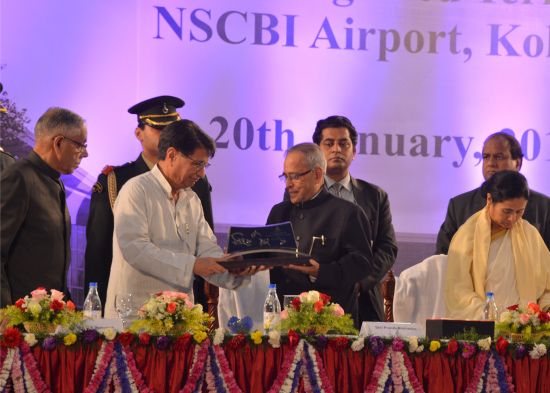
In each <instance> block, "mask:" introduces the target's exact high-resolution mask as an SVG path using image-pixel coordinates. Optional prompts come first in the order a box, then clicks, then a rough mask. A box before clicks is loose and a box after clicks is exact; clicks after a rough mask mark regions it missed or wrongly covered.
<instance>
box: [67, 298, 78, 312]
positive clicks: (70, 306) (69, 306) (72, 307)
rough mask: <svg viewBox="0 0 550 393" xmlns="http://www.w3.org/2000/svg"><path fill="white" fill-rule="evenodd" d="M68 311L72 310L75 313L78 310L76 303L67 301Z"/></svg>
mask: <svg viewBox="0 0 550 393" xmlns="http://www.w3.org/2000/svg"><path fill="white" fill-rule="evenodd" d="M67 309H69V310H71V311H74V310H76V306H75V305H74V303H73V302H72V301H70V300H67Z"/></svg>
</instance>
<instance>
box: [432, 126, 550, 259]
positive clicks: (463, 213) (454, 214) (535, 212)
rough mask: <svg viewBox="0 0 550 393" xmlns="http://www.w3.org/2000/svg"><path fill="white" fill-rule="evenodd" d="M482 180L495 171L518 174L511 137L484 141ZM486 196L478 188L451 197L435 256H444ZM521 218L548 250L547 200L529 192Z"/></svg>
mask: <svg viewBox="0 0 550 393" xmlns="http://www.w3.org/2000/svg"><path fill="white" fill-rule="evenodd" d="M482 159H483V166H482V172H483V178H484V179H485V180H487V179H488V178H490V177H491V176H492V175H493V174H495V173H496V172H500V171H503V170H512V171H519V170H520V169H521V164H522V161H523V152H522V151H521V145H520V144H519V142H518V141H517V139H516V138H514V137H513V136H512V135H509V134H507V133H505V132H497V133H494V134H492V135H489V137H488V138H487V139H486V140H485V143H484V144H483V150H482ZM486 201H487V197H486V195H483V194H482V192H481V189H480V188H476V189H473V190H471V191H468V192H466V193H464V194H460V195H458V196H455V197H454V198H451V200H450V201H449V206H448V208H447V215H446V216H445V221H444V222H443V224H442V225H441V229H440V230H439V233H438V234H437V244H436V254H447V252H448V250H449V244H450V243H451V239H452V238H453V236H454V234H455V233H456V231H457V230H458V228H460V226H461V225H462V224H464V223H465V222H466V220H467V219H468V218H470V217H471V216H472V215H473V214H474V213H476V212H478V211H479V210H481V209H483V207H485V203H486ZM523 219H524V220H527V221H529V222H530V223H531V224H532V225H534V226H535V227H536V228H537V229H538V231H539V232H540V234H541V236H542V238H543V239H544V242H545V243H546V246H547V247H549V248H550V198H548V197H547V196H546V195H544V194H541V193H540V192H536V191H534V190H529V200H528V201H527V207H526V208H525V212H524V213H523Z"/></svg>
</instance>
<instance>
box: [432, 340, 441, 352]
mask: <svg viewBox="0 0 550 393" xmlns="http://www.w3.org/2000/svg"><path fill="white" fill-rule="evenodd" d="M439 348H441V343H440V342H439V341H435V340H432V341H430V351H431V352H435V351H437V350H438V349H439Z"/></svg>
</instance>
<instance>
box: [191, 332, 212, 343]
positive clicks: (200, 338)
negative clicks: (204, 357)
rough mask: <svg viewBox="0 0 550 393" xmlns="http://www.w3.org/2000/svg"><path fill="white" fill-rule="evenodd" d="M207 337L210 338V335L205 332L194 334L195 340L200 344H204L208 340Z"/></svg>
mask: <svg viewBox="0 0 550 393" xmlns="http://www.w3.org/2000/svg"><path fill="white" fill-rule="evenodd" d="M206 337H208V335H207V334H206V333H205V332H197V333H195V334H193V338H194V339H195V341H196V342H198V343H199V344H200V343H202V342H203V341H204V340H205V339H206Z"/></svg>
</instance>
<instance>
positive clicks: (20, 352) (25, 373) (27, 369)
mask: <svg viewBox="0 0 550 393" xmlns="http://www.w3.org/2000/svg"><path fill="white" fill-rule="evenodd" d="M10 378H11V381H12V383H13V386H12V388H13V390H14V392H16V393H19V392H39V393H49V392H50V389H49V388H48V386H47V385H46V383H45V382H44V380H43V379H42V376H41V375H40V372H39V371H38V367H37V365H36V359H35V358H34V356H33V355H32V353H31V351H30V348H29V346H28V345H27V344H26V343H21V345H20V347H18V348H9V349H8V350H7V351H6V352H5V356H3V361H2V364H1V367H0V391H4V389H5V388H6V386H7V382H8V379H10Z"/></svg>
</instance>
